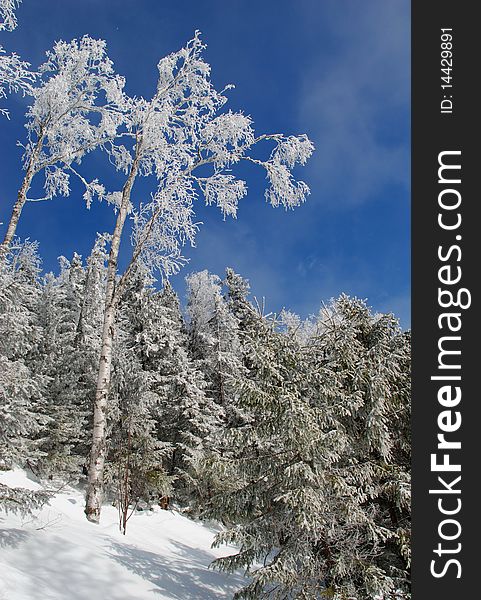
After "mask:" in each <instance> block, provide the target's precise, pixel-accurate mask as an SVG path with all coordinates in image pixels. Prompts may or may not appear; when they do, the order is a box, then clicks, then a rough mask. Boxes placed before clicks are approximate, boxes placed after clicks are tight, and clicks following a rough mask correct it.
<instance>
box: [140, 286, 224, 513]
mask: <svg viewBox="0 0 481 600" xmlns="http://www.w3.org/2000/svg"><path fill="white" fill-rule="evenodd" d="M142 320H143V326H142V330H141V332H140V334H139V343H140V347H139V349H140V350H141V355H142V356H143V363H144V369H145V370H146V371H147V372H148V373H149V374H150V377H151V390H152V392H153V393H154V394H155V396H156V398H157V400H156V405H155V408H154V413H153V414H154V416H155V420H156V428H157V436H158V439H159V440H161V441H162V442H163V443H165V444H168V446H169V448H170V450H169V452H168V453H166V454H165V457H164V462H163V464H164V466H165V469H166V471H167V473H168V474H169V476H171V477H172V478H173V479H174V497H175V499H177V500H180V501H183V502H188V501H189V499H190V497H191V496H192V495H199V494H201V493H202V491H201V489H200V488H201V487H202V482H200V481H198V480H197V479H196V478H195V475H194V474H195V465H196V464H197V462H198V461H199V460H200V459H201V457H202V455H203V452H204V448H205V443H206V439H207V438H208V436H209V435H215V433H216V432H217V431H218V428H219V426H220V424H221V421H222V418H223V409H222V407H219V406H218V405H217V404H215V402H213V401H212V400H211V399H210V398H209V397H208V396H206V394H205V387H206V382H205V379H204V376H203V374H202V372H201V369H200V367H201V365H200V364H199V363H198V362H197V361H195V360H193V359H192V358H191V356H190V354H189V351H188V336H187V332H186V329H185V323H184V320H183V317H182V314H181V312H180V305H179V300H178V298H177V295H176V294H175V292H174V290H173V289H172V287H171V286H170V285H169V284H168V283H166V284H165V285H164V288H163V289H162V291H160V292H157V293H153V294H150V295H149V297H148V301H147V303H146V304H145V307H144V312H143V319H142Z"/></svg>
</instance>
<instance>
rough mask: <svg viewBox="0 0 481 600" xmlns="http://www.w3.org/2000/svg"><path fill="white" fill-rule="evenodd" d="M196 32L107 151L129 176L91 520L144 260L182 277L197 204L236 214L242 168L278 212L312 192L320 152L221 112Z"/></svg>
mask: <svg viewBox="0 0 481 600" xmlns="http://www.w3.org/2000/svg"><path fill="white" fill-rule="evenodd" d="M203 50H204V45H203V43H202V42H201V39H200V34H199V32H196V33H195V36H194V38H193V39H192V40H191V41H189V42H188V43H187V45H186V46H185V47H184V48H182V49H181V50H180V51H178V52H175V53H173V54H170V55H169V56H167V57H165V58H163V59H162V60H161V61H160V62H159V63H158V73H159V78H158V82H157V87H156V90H155V93H154V95H153V97H152V98H151V99H150V100H145V99H144V98H130V97H128V96H126V95H124V96H123V98H122V101H121V103H122V110H123V114H124V118H125V131H124V132H123V134H124V136H125V138H126V139H128V137H130V139H131V143H130V144H129V143H126V144H121V143H118V141H117V142H115V143H114V142H112V143H110V144H108V145H107V148H108V151H109V156H110V160H111V162H113V163H114V164H115V165H116V167H117V169H118V170H119V171H123V172H124V173H125V182H124V185H123V187H122V189H121V190H120V191H119V192H114V194H113V195H112V198H114V199H115V202H116V206H117V209H118V212H117V220H116V224H115V228H114V231H113V235H112V243H111V248H110V256H109V263H108V273H107V288H106V303H105V313H104V324H103V340H102V350H101V359H100V367H99V376H98V384H97V394H96V402H95V407H94V435H93V440H92V452H91V461H90V469H89V480H88V488H87V500H86V511H85V512H86V515H87V518H88V519H89V520H91V521H94V522H98V521H99V518H100V509H101V502H102V476H103V469H104V461H105V452H106V433H105V432H106V412H107V398H108V391H109V386H110V378H111V364H112V342H113V338H114V331H115V319H116V310H117V304H118V301H119V298H120V297H121V295H122V290H123V289H124V288H125V285H126V282H127V281H128V278H129V276H130V273H131V271H132V269H133V268H134V267H135V265H136V264H137V263H138V262H140V263H141V264H142V265H143V266H144V267H146V268H147V269H148V270H151V271H158V272H160V274H161V277H162V278H168V277H169V276H170V275H173V274H175V273H177V272H178V270H179V269H180V267H181V266H182V265H183V264H184V263H185V259H184V258H183V257H182V254H181V249H182V245H183V244H185V243H186V242H190V243H191V244H192V245H193V244H194V240H195V235H196V232H197V229H198V225H197V224H196V223H195V221H194V216H195V215H194V208H193V204H194V201H196V200H197V199H198V198H199V197H200V196H202V197H203V198H204V199H205V202H206V204H207V205H213V204H214V205H216V206H217V207H218V208H220V210H221V211H222V212H223V214H224V216H227V215H228V216H233V217H235V216H236V212H237V205H238V202H239V200H240V199H241V198H242V197H244V196H245V195H246V193H247V186H246V182H245V181H243V180H241V179H238V178H236V177H235V176H234V175H233V174H232V168H233V167H234V166H235V165H236V164H238V163H239V162H241V161H249V162H251V163H254V164H256V165H258V166H259V167H262V168H264V169H265V171H266V174H267V178H268V180H269V187H268V189H267V191H266V199H267V201H268V202H270V203H271V204H272V205H273V206H280V205H282V206H284V207H285V208H294V207H295V206H298V205H300V204H301V203H302V202H303V201H304V200H305V198H306V196H307V195H308V193H309V188H308V186H307V185H306V184H305V183H304V182H302V181H296V180H295V179H294V178H293V176H292V174H291V170H292V168H293V167H294V166H295V165H296V164H297V163H300V164H305V162H306V161H307V159H308V158H309V156H310V155H311V153H312V151H313V145H312V143H311V142H310V140H309V139H308V138H307V136H305V135H301V136H297V137H296V136H286V135H283V134H270V135H260V136H256V135H255V134H254V130H253V127H252V120H251V119H250V117H248V116H246V115H244V114H243V113H241V112H237V113H236V112H232V111H223V110H222V109H223V107H224V105H225V103H226V101H227V98H226V96H225V91H226V90H227V89H228V88H229V87H232V86H228V87H227V88H225V89H224V90H222V91H221V92H218V91H217V90H216V89H215V88H214V86H213V85H212V83H211V81H210V67H209V65H208V64H207V63H206V62H205V61H204V60H203V58H202V51H203ZM262 142H265V143H266V144H267V143H270V144H271V150H270V154H269V155H268V157H267V158H266V159H262V158H259V157H258V156H256V155H254V153H253V150H254V147H256V146H259V145H261V143H262ZM142 176H146V177H148V178H149V180H150V181H151V182H155V183H154V187H153V189H152V192H151V196H150V199H148V200H147V201H143V202H141V203H138V202H135V201H134V200H133V198H132V190H133V186H134V183H135V182H136V180H137V179H138V178H139V177H142ZM128 216H130V218H131V219H132V234H131V240H132V243H133V251H132V255H131V260H130V263H129V265H128V267H127V268H126V270H125V272H124V273H123V275H122V276H121V277H120V278H119V279H118V280H117V262H118V256H119V250H120V243H121V240H122V239H123V237H124V230H125V224H126V219H127V217H128Z"/></svg>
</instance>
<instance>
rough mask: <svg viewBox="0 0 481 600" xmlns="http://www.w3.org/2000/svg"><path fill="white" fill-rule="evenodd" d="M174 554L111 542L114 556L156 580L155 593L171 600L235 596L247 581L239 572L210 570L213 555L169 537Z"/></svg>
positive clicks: (126, 565)
mask: <svg viewBox="0 0 481 600" xmlns="http://www.w3.org/2000/svg"><path fill="white" fill-rule="evenodd" d="M169 542H170V544H171V545H172V547H173V548H174V549H175V550H174V553H175V556H172V554H170V555H168V556H161V555H159V554H155V553H154V552H148V551H146V550H141V549H139V548H136V547H134V546H128V545H125V544H118V543H116V542H113V543H112V550H113V553H112V554H111V556H112V558H113V559H114V560H116V561H117V562H118V563H120V564H121V565H123V566H124V567H126V568H127V569H129V570H130V571H131V572H133V573H135V574H136V575H139V576H140V577H142V579H144V580H146V581H149V582H151V583H153V584H154V585H155V586H156V588H157V589H153V590H152V591H153V592H156V593H159V594H160V593H162V594H166V595H168V597H169V598H172V600H217V599H218V598H222V597H227V596H228V595H229V594H230V595H231V596H232V595H233V594H234V593H235V592H236V591H237V590H239V589H240V588H241V587H243V586H244V585H245V584H246V580H245V579H244V578H243V577H242V576H241V575H239V574H235V573H234V574H232V575H230V574H226V573H220V572H218V571H213V570H212V569H209V568H208V567H209V564H210V563H211V562H212V560H213V558H214V557H213V556H212V554H209V553H208V552H205V551H204V550H201V549H198V548H191V547H189V546H186V545H184V544H182V543H180V542H177V541H175V540H169Z"/></svg>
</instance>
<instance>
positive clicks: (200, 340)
mask: <svg viewBox="0 0 481 600" xmlns="http://www.w3.org/2000/svg"><path fill="white" fill-rule="evenodd" d="M186 281H187V287H188V313H189V317H190V327H189V334H190V348H191V351H192V354H193V356H194V358H195V359H196V360H198V361H199V364H200V365H201V368H202V372H203V373H204V376H205V378H206V380H207V388H206V394H207V395H208V396H209V398H211V399H212V400H213V401H214V402H216V403H217V404H219V405H220V406H222V407H223V409H224V411H225V413H226V420H227V423H231V422H235V421H236V420H237V419H238V418H239V414H238V410H237V407H236V401H235V392H234V390H233V389H232V386H231V383H230V382H231V381H232V379H233V378H234V377H236V376H239V374H240V373H241V371H242V370H243V362H242V348H241V344H240V340H239V336H238V327H239V326H238V320H237V318H236V317H235V315H234V314H233V312H232V311H231V310H230V308H229V305H228V304H227V302H226V300H225V298H224V296H223V294H222V282H221V280H220V279H219V277H217V276H216V275H211V274H209V273H208V272H207V271H201V272H200V273H193V274H192V275H190V276H188V277H187V278H186Z"/></svg>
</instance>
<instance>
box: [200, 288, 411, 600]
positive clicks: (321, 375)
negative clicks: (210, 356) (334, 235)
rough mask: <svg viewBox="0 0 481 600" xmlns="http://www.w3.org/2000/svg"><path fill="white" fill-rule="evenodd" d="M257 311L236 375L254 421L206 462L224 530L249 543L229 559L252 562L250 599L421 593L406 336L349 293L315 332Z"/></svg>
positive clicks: (228, 565) (224, 563)
mask: <svg viewBox="0 0 481 600" xmlns="http://www.w3.org/2000/svg"><path fill="white" fill-rule="evenodd" d="M244 308H245V309H247V307H246V306H245V305H244ZM254 317H255V313H254V311H253V310H251V317H250V318H249V319H246V321H245V322H246V323H249V326H248V327H246V328H245V329H244V332H243V344H244V350H245V353H246V360H247V362H248V365H249V375H248V377H243V378H241V379H240V380H239V381H237V382H236V383H235V385H236V386H237V388H238V390H239V400H240V402H241V405H244V406H246V408H247V410H248V411H249V413H250V415H251V416H252V420H251V421H249V422H248V423H246V424H244V425H242V426H240V427H238V428H233V429H230V430H227V431H226V433H225V438H224V440H223V443H224V446H225V447H230V448H231V452H230V453H218V454H217V455H216V454H215V453H214V452H213V453H212V454H211V456H209V457H208V459H207V461H206V468H207V470H208V471H209V470H210V472H211V473H212V474H213V475H212V477H215V478H216V481H217V486H218V487H217V490H218V493H217V495H216V496H215V497H214V498H213V499H212V501H211V503H210V507H209V510H208V511H207V514H209V515H210V516H214V517H217V518H221V519H222V520H223V521H224V522H225V523H226V524H227V525H229V527H228V529H227V530H226V531H224V532H222V533H221V534H220V535H219V536H218V538H217V542H218V543H219V544H220V543H222V542H234V543H237V544H239V545H240V550H239V552H238V554H236V555H234V556H231V557H227V558H224V559H219V560H218V561H216V562H217V565H218V566H219V567H220V568H222V569H226V570H229V571H230V570H234V569H236V568H238V567H241V566H244V567H248V568H250V571H251V574H252V583H251V584H249V585H248V586H246V588H244V590H242V591H241V592H239V593H238V595H237V597H239V598H241V597H244V598H261V597H269V598H276V599H281V598H282V599H288V598H306V599H307V598H309V599H310V598H317V597H319V598H321V597H331V598H335V599H336V600H347V599H348V598H356V599H357V600H368V599H369V600H372V599H373V598H383V599H386V600H387V599H394V598H407V597H409V589H408V568H409V555H408V542H407V539H408V531H409V473H408V469H409V463H408V460H407V452H406V450H407V448H408V443H407V440H404V441H398V437H397V436H399V427H400V424H401V423H402V424H403V427H401V429H400V431H402V432H405V431H407V421H408V413H409V408H408V403H407V399H408V388H407V387H406V385H407V382H408V375H407V373H408V372H409V370H408V360H407V359H408V347H407V340H406V336H404V335H403V334H401V333H400V331H399V329H398V328H397V326H396V323H395V321H394V319H393V318H392V317H390V316H373V315H371V313H370V312H369V310H368V308H367V307H366V306H365V305H364V304H363V303H362V302H359V301H357V300H352V299H350V298H347V297H345V296H342V297H341V298H340V299H339V300H338V301H336V302H334V303H333V304H332V305H331V306H330V307H328V309H327V310H325V311H323V314H322V316H321V319H320V320H319V322H318V324H317V325H318V332H319V334H318V335H317V336H315V337H314V338H312V340H311V343H310V344H307V345H306V344H301V343H300V342H299V339H298V338H296V336H293V335H289V334H286V333H285V332H283V331H279V328H278V327H277V326H276V324H274V323H271V322H269V320H266V319H262V318H261V317H257V318H254ZM395 428H396V429H395ZM396 430H397V436H395V435H394V433H395V431H396ZM258 561H260V562H261V564H263V566H260V567H256V566H255V564H256V562H258Z"/></svg>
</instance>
